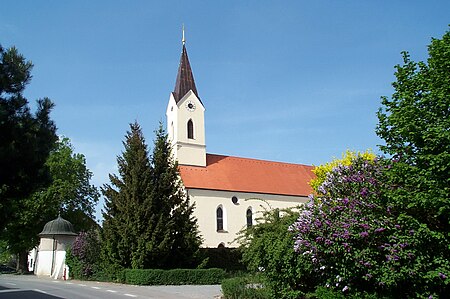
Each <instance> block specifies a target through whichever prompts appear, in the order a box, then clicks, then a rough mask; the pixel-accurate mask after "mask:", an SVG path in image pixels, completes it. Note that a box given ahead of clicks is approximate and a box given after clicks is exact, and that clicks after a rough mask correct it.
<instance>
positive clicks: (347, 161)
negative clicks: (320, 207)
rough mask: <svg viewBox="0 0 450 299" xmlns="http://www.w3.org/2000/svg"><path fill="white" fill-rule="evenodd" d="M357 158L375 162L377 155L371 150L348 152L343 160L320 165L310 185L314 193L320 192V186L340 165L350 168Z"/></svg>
mask: <svg viewBox="0 0 450 299" xmlns="http://www.w3.org/2000/svg"><path fill="white" fill-rule="evenodd" d="M356 157H361V158H362V159H364V160H368V161H370V160H374V159H375V157H376V156H375V154H374V153H372V152H371V151H370V150H367V151H365V152H354V151H350V150H347V151H346V152H345V153H343V154H342V158H341V159H335V160H333V161H331V162H328V163H325V164H322V165H319V166H316V167H314V169H313V173H314V174H315V175H316V177H315V178H314V179H312V180H311V181H310V182H309V184H310V185H311V187H312V188H313V189H314V191H316V192H318V190H317V189H318V188H319V187H320V185H322V184H323V182H324V181H325V180H326V178H327V175H328V174H329V173H330V172H331V171H332V170H333V168H335V167H336V166H338V165H341V166H350V165H351V164H352V161H353V160H354V159H355V158H356Z"/></svg>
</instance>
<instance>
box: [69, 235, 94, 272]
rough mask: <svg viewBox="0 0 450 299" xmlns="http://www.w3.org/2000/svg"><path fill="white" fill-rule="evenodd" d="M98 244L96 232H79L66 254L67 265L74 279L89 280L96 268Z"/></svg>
mask: <svg viewBox="0 0 450 299" xmlns="http://www.w3.org/2000/svg"><path fill="white" fill-rule="evenodd" d="M99 252H100V243H99V239H98V236H97V232H95V231H89V232H87V233H86V232H81V233H79V234H78V236H77V237H76V239H75V241H74V242H73V244H72V247H71V248H70V249H69V250H68V252H67V264H68V265H69V267H70V271H71V273H72V274H71V275H72V276H73V277H75V278H78V279H81V278H89V277H91V276H92V275H93V274H94V273H95V272H96V271H97V268H98V266H97V265H98V263H99V257H100V254H99Z"/></svg>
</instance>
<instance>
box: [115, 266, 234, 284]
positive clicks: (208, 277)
mask: <svg viewBox="0 0 450 299" xmlns="http://www.w3.org/2000/svg"><path fill="white" fill-rule="evenodd" d="M124 277H125V283H128V284H137V285H184V284H219V283H220V282H221V280H222V279H223V278H224V277H225V271H224V270H222V269H217V268H211V269H172V270H161V269H126V270H124Z"/></svg>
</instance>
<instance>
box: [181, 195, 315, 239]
mask: <svg viewBox="0 0 450 299" xmlns="http://www.w3.org/2000/svg"><path fill="white" fill-rule="evenodd" d="M188 194H189V197H190V200H191V201H192V202H195V210H194V216H195V217H197V220H198V225H199V230H200V233H201V235H202V237H203V239H204V240H203V244H202V247H218V246H219V244H223V245H224V246H225V247H237V246H239V244H238V243H237V242H236V241H235V239H236V237H237V234H238V232H239V231H240V230H241V229H243V228H245V227H246V225H247V218H246V213H247V209H249V208H250V209H251V210H252V216H253V224H255V219H256V218H258V217H260V216H261V213H262V212H263V211H265V210H270V209H275V208H278V209H285V208H291V207H295V206H298V205H300V204H304V203H306V202H307V201H308V197H301V196H298V197H297V196H283V195H271V194H260V193H242V192H232V191H214V190H201V189H189V190H188ZM233 196H235V197H237V199H238V202H237V203H236V204H234V203H233V202H232V197H233ZM219 206H220V207H222V208H223V218H224V221H223V226H224V229H223V231H222V232H218V231H217V219H216V211H217V208H218V207H219Z"/></svg>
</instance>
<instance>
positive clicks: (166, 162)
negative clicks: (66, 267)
mask: <svg viewBox="0 0 450 299" xmlns="http://www.w3.org/2000/svg"><path fill="white" fill-rule="evenodd" d="M130 128H131V131H129V132H128V133H127V135H126V140H125V142H124V147H125V151H124V152H123V153H122V156H119V157H118V158H117V162H118V169H119V176H116V175H110V180H111V185H105V186H104V187H103V189H102V191H103V194H104V195H105V197H106V205H105V212H104V213H103V216H104V222H103V235H102V237H103V242H104V250H103V256H104V258H105V260H106V261H107V263H108V264H110V265H113V268H133V269H144V268H175V267H188V266H193V264H194V263H195V256H196V254H197V252H198V248H199V245H200V238H199V236H198V229H197V223H196V219H195V218H193V216H192V211H193V206H192V205H190V204H189V201H188V197H187V195H186V194H185V192H184V190H183V189H182V186H181V182H180V178H179V173H178V167H177V164H176V162H174V161H173V159H172V156H171V152H170V145H169V144H168V142H167V136H166V133H165V132H164V130H163V128H162V125H160V127H159V130H158V131H156V139H155V142H154V150H153V155H152V158H151V159H150V158H149V157H148V152H147V146H146V144H145V139H144V137H143V134H142V131H141V128H140V126H139V125H138V124H137V123H134V124H131V125H130ZM113 271H114V270H113Z"/></svg>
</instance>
